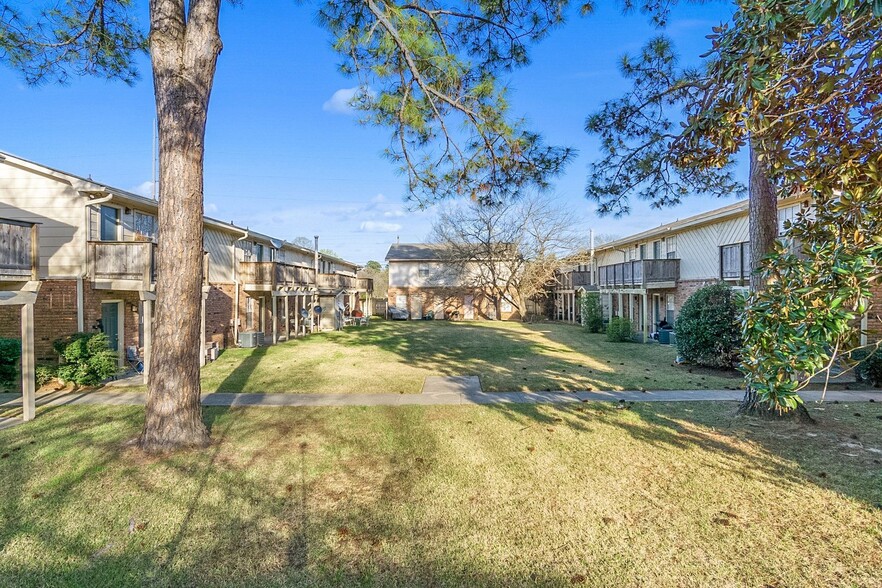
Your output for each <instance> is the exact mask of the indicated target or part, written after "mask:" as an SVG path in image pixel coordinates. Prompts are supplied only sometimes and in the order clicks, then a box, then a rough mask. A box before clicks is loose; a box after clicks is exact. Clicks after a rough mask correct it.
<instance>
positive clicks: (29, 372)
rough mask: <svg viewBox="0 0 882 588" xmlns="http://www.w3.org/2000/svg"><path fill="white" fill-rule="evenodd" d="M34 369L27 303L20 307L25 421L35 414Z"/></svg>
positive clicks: (30, 311)
mask: <svg viewBox="0 0 882 588" xmlns="http://www.w3.org/2000/svg"><path fill="white" fill-rule="evenodd" d="M34 369H35V362H34V305H33V304H32V303H28V304H22V306H21V395H22V398H21V401H22V402H21V406H22V419H23V420H25V421H29V420H32V419H33V418H34V414H35V412H36V400H37V398H36V390H37V385H36V375H35V374H34Z"/></svg>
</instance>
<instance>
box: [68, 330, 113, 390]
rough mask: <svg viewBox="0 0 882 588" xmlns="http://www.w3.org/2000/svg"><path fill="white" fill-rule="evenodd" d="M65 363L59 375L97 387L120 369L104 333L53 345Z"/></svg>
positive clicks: (74, 338) (83, 335) (80, 383)
mask: <svg viewBox="0 0 882 588" xmlns="http://www.w3.org/2000/svg"><path fill="white" fill-rule="evenodd" d="M53 347H54V348H55V351H57V352H58V354H59V355H60V356H61V358H62V360H63V361H64V363H63V364H61V365H60V366H58V370H57V372H56V373H57V376H58V378H59V379H61V380H64V381H66V382H73V383H74V384H78V385H80V386H95V385H96V384H100V383H101V382H103V381H104V380H106V379H107V378H109V377H111V376H113V375H115V374H116V373H117V371H118V370H119V367H118V361H119V360H118V357H117V354H116V352H115V351H113V350H111V349H110V347H109V346H108V340H107V335H105V334H104V333H76V334H74V335H71V336H70V337H65V338H64V339H59V340H58V341H55V343H53Z"/></svg>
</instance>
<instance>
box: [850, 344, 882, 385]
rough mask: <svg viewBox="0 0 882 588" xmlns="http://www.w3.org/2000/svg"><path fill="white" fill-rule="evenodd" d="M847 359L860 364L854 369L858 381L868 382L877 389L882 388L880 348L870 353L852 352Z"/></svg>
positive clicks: (881, 352) (881, 350)
mask: <svg viewBox="0 0 882 588" xmlns="http://www.w3.org/2000/svg"><path fill="white" fill-rule="evenodd" d="M849 358H850V359H851V360H853V361H857V362H860V363H858V365H857V367H856V368H855V375H856V376H857V378H858V380H862V381H866V382H869V383H870V384H872V385H873V386H875V387H877V388H879V387H880V386H882V348H878V349H875V350H874V351H873V352H872V353H870V352H868V351H866V350H865V349H861V350H858V351H853V352H852V353H851V354H850V357H849Z"/></svg>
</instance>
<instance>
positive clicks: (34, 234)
mask: <svg viewBox="0 0 882 588" xmlns="http://www.w3.org/2000/svg"><path fill="white" fill-rule="evenodd" d="M39 231H40V228H39V225H31V279H32V280H34V281H36V280H39V279H40V237H39Z"/></svg>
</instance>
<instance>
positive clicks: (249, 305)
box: [245, 296, 254, 331]
mask: <svg viewBox="0 0 882 588" xmlns="http://www.w3.org/2000/svg"><path fill="white" fill-rule="evenodd" d="M253 329H254V298H252V297H251V296H248V297H246V298H245V330H246V331H251V330H253Z"/></svg>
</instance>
